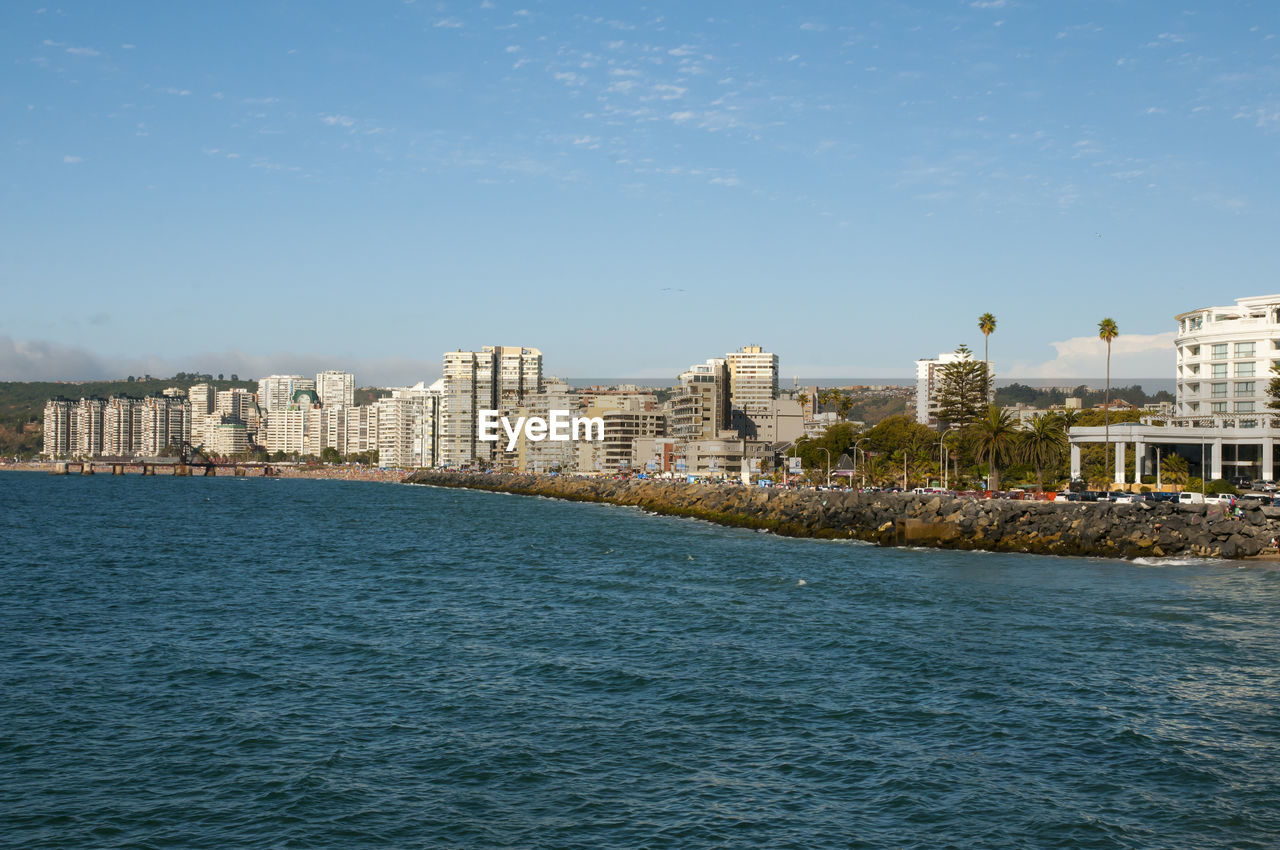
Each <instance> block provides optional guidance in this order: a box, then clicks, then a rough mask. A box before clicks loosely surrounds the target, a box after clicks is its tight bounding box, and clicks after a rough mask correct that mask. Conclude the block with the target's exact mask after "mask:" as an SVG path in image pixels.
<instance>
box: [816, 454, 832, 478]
mask: <svg viewBox="0 0 1280 850" xmlns="http://www.w3.org/2000/svg"><path fill="white" fill-rule="evenodd" d="M818 448H820V449H822V450H823V451H824V452H826V453H827V486H828V487H830V486H831V449H829V448H827V447H826V446H818Z"/></svg>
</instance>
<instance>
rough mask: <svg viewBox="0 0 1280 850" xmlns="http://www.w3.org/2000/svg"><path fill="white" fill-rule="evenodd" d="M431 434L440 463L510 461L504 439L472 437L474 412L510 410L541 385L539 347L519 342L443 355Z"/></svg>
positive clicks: (505, 412)
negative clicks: (434, 428) (437, 407)
mask: <svg viewBox="0 0 1280 850" xmlns="http://www.w3.org/2000/svg"><path fill="white" fill-rule="evenodd" d="M443 381H444V383H443V386H442V390H441V393H440V396H439V397H440V414H439V423H440V428H439V431H438V436H437V445H438V447H439V463H440V465H442V466H452V467H459V466H470V465H471V464H473V463H476V462H479V463H482V464H484V465H511V466H514V465H515V453H514V452H512V453H510V456H509V457H508V453H507V452H506V451H505V448H506V447H505V444H504V443H494V442H485V441H478V440H477V439H476V417H477V415H478V413H479V411H481V410H497V411H499V415H502V416H509V415H511V414H514V413H515V411H516V410H518V409H519V408H520V407H521V406H523V405H524V404H525V402H526V399H528V398H531V397H532V396H534V395H536V394H537V393H538V391H539V390H540V389H541V387H542V352H541V351H538V349H536V348H524V347H521V346H507V345H486V346H484V347H483V348H481V349H480V350H479V351H462V350H458V351H450V352H446V353H445V355H444V378H443Z"/></svg>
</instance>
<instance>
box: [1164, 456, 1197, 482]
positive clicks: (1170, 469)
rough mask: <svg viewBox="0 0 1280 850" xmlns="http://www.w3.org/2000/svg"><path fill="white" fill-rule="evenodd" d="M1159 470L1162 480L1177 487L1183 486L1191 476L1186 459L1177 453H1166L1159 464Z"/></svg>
mask: <svg viewBox="0 0 1280 850" xmlns="http://www.w3.org/2000/svg"><path fill="white" fill-rule="evenodd" d="M1160 472H1161V478H1162V479H1163V480H1164V481H1168V482H1169V483H1170V484H1173V485H1176V486H1179V487H1181V486H1184V485H1185V484H1186V483H1187V479H1188V478H1189V477H1191V472H1190V468H1189V464H1188V463H1187V459H1186V458H1184V457H1183V456H1182V455H1178V454H1169V455H1166V456H1165V457H1164V459H1163V462H1162V463H1161V464H1160Z"/></svg>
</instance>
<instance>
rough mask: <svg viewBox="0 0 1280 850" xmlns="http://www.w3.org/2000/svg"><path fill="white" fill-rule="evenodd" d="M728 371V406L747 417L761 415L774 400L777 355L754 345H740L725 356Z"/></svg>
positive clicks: (776, 386)
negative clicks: (754, 413) (747, 414)
mask: <svg viewBox="0 0 1280 850" xmlns="http://www.w3.org/2000/svg"><path fill="white" fill-rule="evenodd" d="M725 361H726V363H727V364H728V367H729V402H730V404H732V405H733V406H734V407H735V408H737V409H738V410H743V411H746V412H748V413H753V412H756V411H763V410H765V409H767V408H768V407H769V403H770V402H771V401H773V400H774V399H775V398H777V397H778V355H776V354H770V353H769V352H767V351H765V350H764V349H762V348H761V347H760V346H758V345H744V346H743V347H742V348H740V349H738V350H737V351H735V352H733V353H731V354H727V355H725Z"/></svg>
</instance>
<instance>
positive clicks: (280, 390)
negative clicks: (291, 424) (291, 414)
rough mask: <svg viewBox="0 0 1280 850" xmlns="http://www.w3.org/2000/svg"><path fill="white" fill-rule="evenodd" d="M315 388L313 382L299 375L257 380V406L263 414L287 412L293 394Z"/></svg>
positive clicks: (269, 376) (268, 377)
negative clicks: (279, 411) (278, 411)
mask: <svg viewBox="0 0 1280 850" xmlns="http://www.w3.org/2000/svg"><path fill="white" fill-rule="evenodd" d="M315 388H316V382H315V381H313V380H311V379H310V378H304V377H302V376H301V375H268V376H267V377H265V378H260V379H259V380H258V406H259V407H260V408H261V410H262V412H263V413H265V414H270V413H271V412H272V411H274V410H288V409H289V405H291V404H292V403H293V394H294V393H296V392H297V391H298V390H314V389H315Z"/></svg>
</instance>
